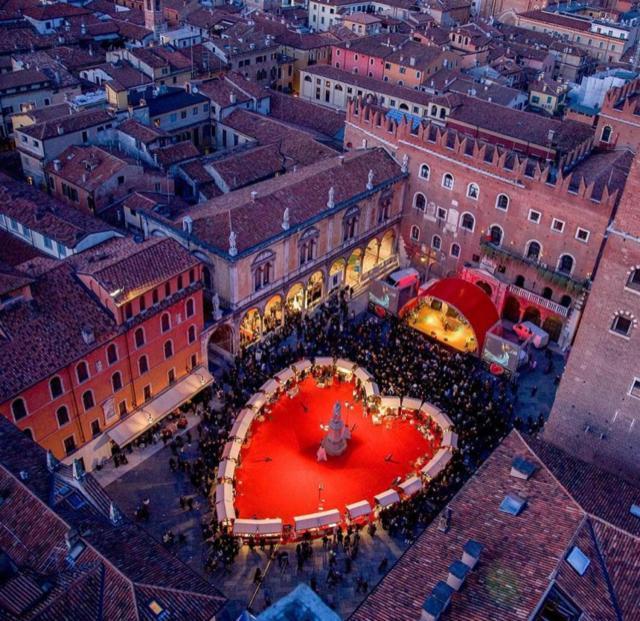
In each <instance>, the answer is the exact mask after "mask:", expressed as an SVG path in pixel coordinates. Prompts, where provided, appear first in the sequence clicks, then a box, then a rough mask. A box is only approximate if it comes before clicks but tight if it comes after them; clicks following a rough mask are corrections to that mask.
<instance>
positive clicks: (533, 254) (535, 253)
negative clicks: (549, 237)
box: [527, 240, 542, 261]
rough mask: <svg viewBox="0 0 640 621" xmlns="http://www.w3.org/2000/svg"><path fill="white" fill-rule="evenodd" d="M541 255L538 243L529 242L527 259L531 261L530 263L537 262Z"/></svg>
mask: <svg viewBox="0 0 640 621" xmlns="http://www.w3.org/2000/svg"><path fill="white" fill-rule="evenodd" d="M541 253H542V246H541V245H540V242H537V241H535V240H533V241H530V242H529V245H528V246H527V259H531V260H532V261H537V260H538V259H539V258H540V254H541Z"/></svg>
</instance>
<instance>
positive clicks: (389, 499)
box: [373, 489, 400, 507]
mask: <svg viewBox="0 0 640 621" xmlns="http://www.w3.org/2000/svg"><path fill="white" fill-rule="evenodd" d="M373 499H374V500H375V501H376V504H377V505H380V506H381V507H388V506H389V505H392V504H393V503H394V502H399V501H400V496H399V495H398V492H396V490H395V489H388V490H385V491H384V492H380V493H379V494H376V495H375V496H374V497H373Z"/></svg>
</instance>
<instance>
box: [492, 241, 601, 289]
mask: <svg viewBox="0 0 640 621" xmlns="http://www.w3.org/2000/svg"><path fill="white" fill-rule="evenodd" d="M480 250H481V252H482V253H483V254H484V255H485V256H488V257H490V258H494V259H500V260H503V261H504V262H505V263H509V262H510V261H517V262H518V263H521V264H522V265H526V266H529V267H535V268H536V270H537V272H538V275H539V276H540V278H543V279H544V280H546V281H548V282H549V283H550V284H554V285H558V286H559V287H561V288H563V289H565V290H566V291H567V292H568V293H574V294H578V293H582V292H583V291H584V290H586V289H588V288H589V279H585V280H576V279H575V278H571V276H569V275H568V274H564V273H563V272H559V271H557V270H554V269H551V268H550V267H549V266H548V265H547V264H546V263H542V262H540V261H538V259H532V258H529V257H527V256H525V255H523V254H521V253H519V252H516V251H514V250H511V249H510V248H506V247H504V246H497V245H495V244H493V243H491V242H490V241H487V240H484V239H483V240H482V241H481V242H480Z"/></svg>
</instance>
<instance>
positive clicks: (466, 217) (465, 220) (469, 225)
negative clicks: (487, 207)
mask: <svg viewBox="0 0 640 621" xmlns="http://www.w3.org/2000/svg"><path fill="white" fill-rule="evenodd" d="M460 226H461V227H462V228H463V229H465V230H467V231H473V229H475V228H476V219H475V218H474V217H473V216H472V215H471V214H470V213H463V214H462V220H460Z"/></svg>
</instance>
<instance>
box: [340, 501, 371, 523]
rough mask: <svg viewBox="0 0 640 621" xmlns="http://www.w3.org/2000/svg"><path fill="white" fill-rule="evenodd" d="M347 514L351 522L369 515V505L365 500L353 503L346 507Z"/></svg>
mask: <svg viewBox="0 0 640 621" xmlns="http://www.w3.org/2000/svg"><path fill="white" fill-rule="evenodd" d="M346 509H347V513H348V514H349V517H350V518H351V519H352V520H355V519H356V518H358V517H361V516H363V515H369V513H371V505H370V504H369V501H367V500H361V501H360V502H354V503H351V504H350V505H347V506H346Z"/></svg>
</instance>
